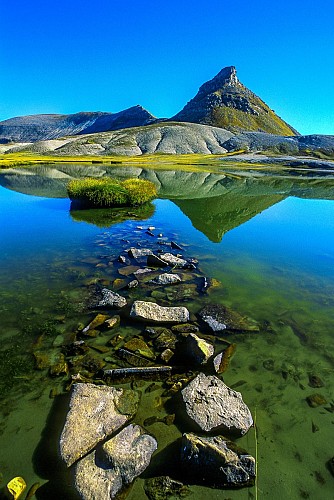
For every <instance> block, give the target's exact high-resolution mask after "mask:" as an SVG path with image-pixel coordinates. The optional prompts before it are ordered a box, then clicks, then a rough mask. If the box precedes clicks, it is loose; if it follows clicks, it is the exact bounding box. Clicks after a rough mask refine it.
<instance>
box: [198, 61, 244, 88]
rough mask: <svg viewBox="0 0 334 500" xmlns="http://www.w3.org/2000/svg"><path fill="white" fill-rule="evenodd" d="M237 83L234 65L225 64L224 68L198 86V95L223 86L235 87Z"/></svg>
mask: <svg viewBox="0 0 334 500" xmlns="http://www.w3.org/2000/svg"><path fill="white" fill-rule="evenodd" d="M238 83H239V80H238V77H237V70H236V68H235V66H227V67H226V68H223V69H222V70H220V71H219V73H218V74H217V75H216V76H215V77H214V78H212V80H209V81H208V82H205V83H204V84H203V85H202V86H201V87H200V89H199V91H198V95H201V94H204V95H205V94H209V93H211V92H216V91H217V90H221V89H222V88H223V87H236V86H237V85H238Z"/></svg>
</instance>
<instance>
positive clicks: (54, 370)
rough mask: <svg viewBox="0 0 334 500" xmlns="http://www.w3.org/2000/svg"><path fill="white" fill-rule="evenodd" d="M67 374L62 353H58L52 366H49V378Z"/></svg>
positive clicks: (66, 366)
mask: <svg viewBox="0 0 334 500" xmlns="http://www.w3.org/2000/svg"><path fill="white" fill-rule="evenodd" d="M67 374H68V365H67V362H66V360H65V356H64V354H62V353H58V354H57V356H56V358H55V360H54V362H53V364H52V365H51V366H50V375H51V377H58V376H59V375H67Z"/></svg>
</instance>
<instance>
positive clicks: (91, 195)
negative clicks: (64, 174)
mask: <svg viewBox="0 0 334 500" xmlns="http://www.w3.org/2000/svg"><path fill="white" fill-rule="evenodd" d="M67 192H68V195H69V197H70V199H71V200H72V201H74V202H76V203H78V204H79V205H82V206H84V207H87V206H88V207H103V208H106V207H118V206H138V205H142V204H143V203H146V202H148V201H151V200H153V198H155V197H156V196H157V189H156V187H155V185H154V184H153V182H151V181H147V180H144V179H126V180H125V181H118V180H116V179H113V178H111V177H103V178H102V179H91V178H86V179H74V180H72V181H70V182H69V184H68V186H67Z"/></svg>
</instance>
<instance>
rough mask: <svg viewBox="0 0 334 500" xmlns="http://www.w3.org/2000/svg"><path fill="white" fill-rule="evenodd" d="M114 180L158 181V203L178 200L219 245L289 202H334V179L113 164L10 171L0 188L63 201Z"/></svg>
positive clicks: (89, 214)
mask: <svg viewBox="0 0 334 500" xmlns="http://www.w3.org/2000/svg"><path fill="white" fill-rule="evenodd" d="M103 176H112V177H116V178H119V179H124V178H128V177H138V178H141V179H148V180H151V181H152V182H154V183H155V184H156V186H157V188H158V193H159V198H163V199H169V200H171V201H173V202H174V203H175V204H176V205H177V206H178V207H179V208H180V209H181V210H182V212H183V213H184V214H185V215H186V216H187V217H188V218H189V219H190V220H191V222H192V224H193V226H194V227H195V228H196V229H198V230H199V231H201V232H202V233H203V234H204V235H205V236H206V237H207V238H209V240H211V241H212V242H216V243H218V242H220V241H221V239H222V237H223V235H224V234H225V233H226V232H228V231H230V230H231V229H233V228H235V227H238V226H240V225H241V224H243V223H244V222H246V221H248V220H250V219H252V218H253V217H254V216H255V215H257V214H259V213H261V212H262V211H263V210H266V209H267V208H269V207H271V206H272V205H275V204H276V203H278V202H280V201H282V200H284V199H285V198H287V197H290V196H295V197H299V198H308V199H334V189H333V188H334V180H333V178H330V177H326V178H324V177H323V176H317V175H314V176H313V177H312V178H307V179H305V177H300V176H298V177H294V176H292V175H284V176H283V175H275V176H271V175H268V172H267V175H263V176H260V177H259V176H257V177H250V176H240V175H238V176H236V175H232V176H231V175H230V174H229V173H221V174H216V173H207V172H184V171H175V170H165V171H162V170H156V171H155V170H152V169H142V168H135V167H129V168H127V167H122V168H119V167H112V166H109V165H96V166H95V165H94V166H90V165H75V164H64V165H62V164H59V165H57V166H53V165H45V166H43V165H38V166H36V167H29V168H20V169H15V168H13V169H8V170H6V171H5V172H3V173H1V174H0V185H2V186H4V187H6V188H8V189H11V190H14V191H18V192H21V193H25V194H30V195H35V196H45V197H49V198H63V197H66V196H67V193H66V185H67V183H68V182H69V181H70V180H71V179H73V178H82V177H103ZM153 211H154V208H153V206H152V205H147V206H146V205H145V207H142V208H137V209H134V210H131V213H132V217H134V218H138V219H139V220H140V219H146V218H148V217H151V216H152V215H153ZM71 216H72V218H73V219H74V220H76V221H86V222H89V223H92V224H96V225H97V226H104V225H106V226H108V225H111V224H114V223H117V222H121V221H122V220H126V219H127V218H131V214H129V210H128V209H125V208H124V209H117V210H103V211H101V210H100V209H99V210H72V209H71Z"/></svg>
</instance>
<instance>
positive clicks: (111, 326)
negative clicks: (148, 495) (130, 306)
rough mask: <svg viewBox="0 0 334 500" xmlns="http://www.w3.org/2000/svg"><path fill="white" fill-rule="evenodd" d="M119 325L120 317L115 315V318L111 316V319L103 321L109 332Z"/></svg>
mask: <svg viewBox="0 0 334 500" xmlns="http://www.w3.org/2000/svg"><path fill="white" fill-rule="evenodd" d="M120 323H121V317H120V316H119V315H118V314H115V316H112V317H111V318H109V319H107V320H106V321H105V326H106V327H107V328H109V330H112V329H114V328H117V327H118V326H119V325H120Z"/></svg>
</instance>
